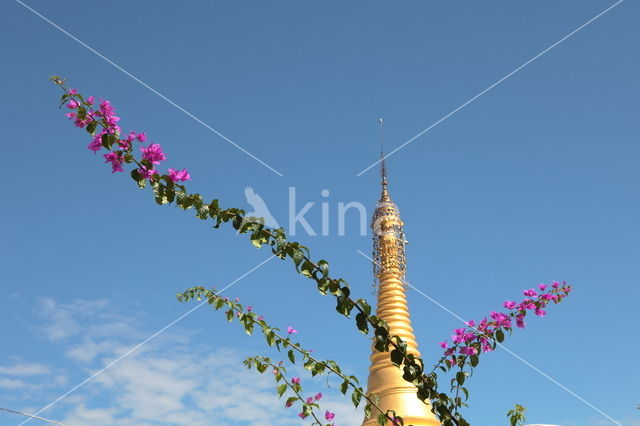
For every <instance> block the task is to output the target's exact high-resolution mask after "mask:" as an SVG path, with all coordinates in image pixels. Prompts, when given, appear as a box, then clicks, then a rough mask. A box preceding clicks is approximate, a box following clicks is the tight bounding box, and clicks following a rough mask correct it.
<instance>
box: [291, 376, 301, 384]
mask: <svg viewBox="0 0 640 426" xmlns="http://www.w3.org/2000/svg"><path fill="white" fill-rule="evenodd" d="M291 383H294V384H296V385H299V384H300V377H294V378H292V379H291Z"/></svg>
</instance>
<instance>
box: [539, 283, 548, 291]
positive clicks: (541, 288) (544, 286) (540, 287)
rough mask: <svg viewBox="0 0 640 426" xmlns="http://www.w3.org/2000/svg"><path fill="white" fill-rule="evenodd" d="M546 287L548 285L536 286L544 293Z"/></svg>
mask: <svg viewBox="0 0 640 426" xmlns="http://www.w3.org/2000/svg"><path fill="white" fill-rule="evenodd" d="M547 287H548V285H546V284H538V288H539V289H540V291H544V290H545V289H546V288H547Z"/></svg>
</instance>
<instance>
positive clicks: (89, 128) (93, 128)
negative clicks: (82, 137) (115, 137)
mask: <svg viewBox="0 0 640 426" xmlns="http://www.w3.org/2000/svg"><path fill="white" fill-rule="evenodd" d="M97 126H98V122H97V121H95V120H94V121H92V122H91V123H89V124H88V125H87V132H89V134H90V135H93V134H94V133H95V132H96V127H97Z"/></svg>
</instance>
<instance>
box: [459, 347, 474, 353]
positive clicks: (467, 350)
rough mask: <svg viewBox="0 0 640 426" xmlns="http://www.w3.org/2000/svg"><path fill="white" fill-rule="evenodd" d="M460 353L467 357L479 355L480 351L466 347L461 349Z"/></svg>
mask: <svg viewBox="0 0 640 426" xmlns="http://www.w3.org/2000/svg"><path fill="white" fill-rule="evenodd" d="M460 353H462V354H465V355H475V354H477V353H478V350H477V349H476V348H475V347H474V346H464V347H462V348H460Z"/></svg>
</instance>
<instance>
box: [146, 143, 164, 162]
mask: <svg viewBox="0 0 640 426" xmlns="http://www.w3.org/2000/svg"><path fill="white" fill-rule="evenodd" d="M140 151H142V159H143V160H147V161H150V162H151V163H152V164H160V162H161V161H164V160H166V159H167V156H166V155H164V152H162V147H161V146H160V144H157V143H152V144H150V145H149V146H141V147H140Z"/></svg>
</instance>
